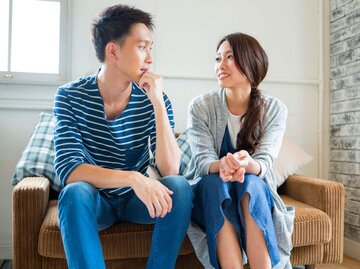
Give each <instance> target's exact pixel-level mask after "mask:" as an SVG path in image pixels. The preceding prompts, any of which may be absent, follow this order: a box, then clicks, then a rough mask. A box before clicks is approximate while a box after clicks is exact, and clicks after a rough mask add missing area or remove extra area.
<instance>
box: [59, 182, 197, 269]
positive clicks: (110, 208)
mask: <svg viewBox="0 0 360 269" xmlns="http://www.w3.org/2000/svg"><path fill="white" fill-rule="evenodd" d="M161 183H162V184H164V185H165V186H167V187H168V188H169V189H170V190H172V191H173V192H174V194H173V195H171V198H172V201H173V207H172V209H171V212H170V213H168V214H166V215H165V217H164V218H161V217H158V218H154V219H153V218H151V217H150V215H149V213H148V210H147V208H146V206H145V205H144V204H143V203H142V202H141V200H140V199H139V198H138V197H137V196H136V195H135V193H134V191H133V190H131V191H129V192H127V193H125V194H123V195H121V196H119V197H112V198H109V197H107V196H105V195H104V194H100V192H99V191H98V190H97V189H96V188H95V187H94V186H92V185H91V184H89V183H86V182H76V183H72V184H69V185H66V186H65V188H64V189H63V190H62V191H61V193H60V196H59V206H58V207H59V226H60V231H61V236H62V240H63V244H64V249H65V254H66V259H67V263H68V266H69V268H71V269H73V268H79V269H87V268H94V269H102V268H105V262H104V257H103V253H102V249H101V244H100V240H99V236H98V231H99V230H104V229H106V228H109V227H110V226H112V225H114V224H115V223H118V222H125V221H126V222H133V223H141V224H151V223H155V228H154V232H153V236H152V241H151V250H150V254H149V258H148V262H147V267H146V268H147V269H150V268H152V269H170V268H174V267H175V262H176V258H177V255H178V253H179V250H180V247H181V245H182V242H183V239H184V236H185V234H186V230H187V228H188V225H189V222H190V216H191V209H192V199H193V194H192V191H191V188H190V186H189V184H188V182H187V180H186V179H185V178H184V177H182V176H169V177H165V178H163V179H162V180H161Z"/></svg>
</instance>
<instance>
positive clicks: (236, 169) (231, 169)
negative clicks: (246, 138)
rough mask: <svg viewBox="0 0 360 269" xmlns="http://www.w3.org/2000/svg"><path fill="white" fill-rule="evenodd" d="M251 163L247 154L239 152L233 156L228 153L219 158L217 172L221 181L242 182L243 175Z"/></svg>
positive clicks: (243, 151) (242, 151)
mask: <svg viewBox="0 0 360 269" xmlns="http://www.w3.org/2000/svg"><path fill="white" fill-rule="evenodd" d="M251 161H253V159H252V158H251V156H250V155H249V153H248V152H247V151H245V150H241V151H239V152H236V153H234V154H231V153H228V154H227V155H226V156H224V157H223V158H221V160H220V166H219V172H220V177H221V179H222V180H223V181H225V182H226V181H238V182H243V181H244V175H245V172H246V171H247V170H246V168H247V167H248V165H249V163H250V162H251Z"/></svg>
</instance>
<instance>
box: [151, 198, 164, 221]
mask: <svg viewBox="0 0 360 269" xmlns="http://www.w3.org/2000/svg"><path fill="white" fill-rule="evenodd" d="M152 204H153V206H154V208H155V216H156V217H160V216H161V213H162V206H161V204H160V201H159V200H158V199H154V200H153V202H152Z"/></svg>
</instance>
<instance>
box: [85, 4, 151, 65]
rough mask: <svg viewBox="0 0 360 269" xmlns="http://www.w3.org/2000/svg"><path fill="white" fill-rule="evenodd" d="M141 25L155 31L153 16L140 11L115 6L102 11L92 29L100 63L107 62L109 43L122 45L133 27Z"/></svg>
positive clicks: (125, 6) (93, 41) (92, 36)
mask: <svg viewBox="0 0 360 269" xmlns="http://www.w3.org/2000/svg"><path fill="white" fill-rule="evenodd" d="M139 23H143V24H145V26H146V27H147V28H149V29H150V30H151V31H152V30H153V29H154V23H153V19H152V17H151V15H150V14H149V13H146V12H144V11H142V10H140V9H136V8H134V7H130V6H127V5H115V6H111V7H109V8H106V9H105V10H104V11H102V12H101V13H100V15H99V17H98V18H97V19H96V20H95V22H94V23H93V25H92V29H91V38H92V43H93V45H94V48H95V51H96V57H97V58H98V59H99V61H100V62H102V63H103V62H104V61H105V47H106V45H107V44H108V43H109V42H111V41H114V42H118V43H119V44H120V45H121V44H122V43H123V42H124V40H125V38H126V37H127V36H128V35H129V34H130V32H131V28H132V26H133V25H135V24H139Z"/></svg>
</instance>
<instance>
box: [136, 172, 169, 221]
mask: <svg viewBox="0 0 360 269" xmlns="http://www.w3.org/2000/svg"><path fill="white" fill-rule="evenodd" d="M136 173H137V175H138V177H137V178H136V180H135V183H134V184H133V186H132V187H133V189H134V191H135V194H136V196H137V197H139V199H140V200H141V201H142V202H143V203H144V204H145V206H146V207H147V209H148V211H149V215H150V216H151V217H152V218H155V217H162V218H163V217H164V216H165V215H166V214H167V213H169V212H170V211H171V208H172V199H171V196H170V195H172V194H173V192H172V191H171V190H169V189H168V188H167V187H166V186H164V185H163V184H161V183H160V181H158V180H155V179H152V178H148V177H145V176H143V175H142V174H140V173H138V172H136Z"/></svg>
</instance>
